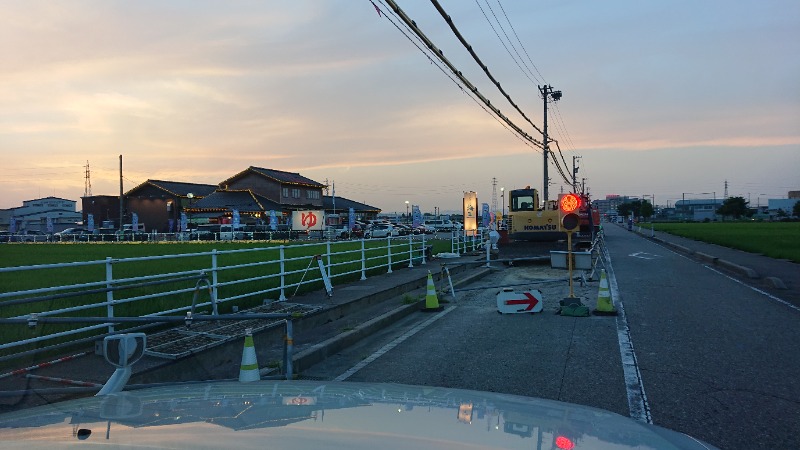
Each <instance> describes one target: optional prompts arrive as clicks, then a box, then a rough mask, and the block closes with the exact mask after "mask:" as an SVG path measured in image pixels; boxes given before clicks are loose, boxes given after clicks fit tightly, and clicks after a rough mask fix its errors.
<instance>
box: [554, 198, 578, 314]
mask: <svg viewBox="0 0 800 450" xmlns="http://www.w3.org/2000/svg"><path fill="white" fill-rule="evenodd" d="M580 207H581V198H580V197H579V196H578V195H576V194H572V193H570V194H561V195H559V196H558V215H559V222H560V223H561V226H562V227H563V228H564V230H566V232H567V261H568V262H567V264H568V266H567V267H568V268H569V296H570V298H574V297H575V294H574V290H573V287H572V233H574V232H575V230H577V229H578V228H579V227H580V224H581V220H580V217H578V214H577V211H578V210H579V208H580Z"/></svg>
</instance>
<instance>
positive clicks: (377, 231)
mask: <svg viewBox="0 0 800 450" xmlns="http://www.w3.org/2000/svg"><path fill="white" fill-rule="evenodd" d="M397 235H398V232H397V229H396V228H395V227H394V226H392V225H391V224H388V223H378V224H372V226H370V227H369V228H368V229H367V232H366V233H364V237H365V238H367V239H369V238H385V237H389V236H397Z"/></svg>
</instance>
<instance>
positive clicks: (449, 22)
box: [431, 0, 544, 135]
mask: <svg viewBox="0 0 800 450" xmlns="http://www.w3.org/2000/svg"><path fill="white" fill-rule="evenodd" d="M431 3H433V6H434V7H436V10H437V11H438V12H439V14H440V15H441V16H442V18H443V19H444V20H445V22H447V25H448V26H450V29H451V30H452V31H453V33H454V34H455V35H456V37H457V38H458V40H459V42H461V45H463V46H464V48H466V49H467V51H468V52H469V54H470V55H472V59H474V60H475V62H476V63H478V65H479V66H480V67H481V69H483V72H484V73H485V74H486V76H487V77H489V79H490V80H491V81H492V83H494V85H495V86H497V89H498V90H499V91H500V93H501V94H503V96H504V97H505V98H506V100H508V103H510V104H511V106H513V107H514V109H516V110H517V112H518V113H520V115H522V117H523V118H524V119H525V121H526V122H528V123H529V124H530V125H531V126H532V127H533V128H534V129H535V130H536V131H538V132H539V133H541V134H542V135H544V132H542V130H540V129H539V127H537V126H536V124H534V123H533V122H532V121H531V119H529V118H528V116H527V115H526V114H525V113H524V112H523V111H522V110H521V109H520V108H519V106H517V104H516V103H514V100H512V99H511V96H510V95H509V94H508V93H507V92H506V91H505V90H504V89H503V88H502V87H501V86H500V82H499V81H497V80H496V79H495V78H494V76H493V75H492V73H491V72H490V71H489V68H488V67H487V66H486V64H484V63H483V61H481V59H480V58H479V57H478V54H477V53H475V50H473V49H472V46H471V45H470V44H469V43H468V42H467V41H466V39H464V36H462V35H461V32H460V31H458V28H457V27H456V25H455V23H453V19H452V18H451V17H450V15H448V14H447V12H445V10H444V8H442V5H440V4H439V2H438V0H431Z"/></svg>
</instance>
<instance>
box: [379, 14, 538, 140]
mask: <svg viewBox="0 0 800 450" xmlns="http://www.w3.org/2000/svg"><path fill="white" fill-rule="evenodd" d="M384 1H385V2H386V4H387V5H388V6H389V7H390V8H391V9H392V11H394V13H395V14H396V15H397V16H398V17H400V19H401V20H402V21H403V22H405V24H406V26H408V27H409V28H410V29H411V31H413V32H414V34H416V35H417V36H418V37H419V38H420V39H421V40H422V41H423V42H424V43H425V45H426V46H427V47H428V48H429V49H430V50H431V51H432V52H433V54H434V55H435V56H436V57H437V58H438V59H439V60H440V61H442V62H443V63H444V64H445V65H446V66H447V68H448V69H450V71H451V72H452V73H453V74H454V75H455V76H456V77H457V78H458V79H459V80H461V82H462V83H463V84H464V86H466V87H467V89H469V90H470V91H471V92H472V93H473V94H474V95H475V96H476V97H478V98H479V99H480V100H481V101H482V102H483V103H484V104H485V105H486V107H487V108H489V109H491V110H492V112H493V113H494V114H495V115H497V116H498V117H499V118H500V119H502V120H503V122H505V123H506V124H507V125H508V126H509V127H511V128H512V129H513V130H514V131H516V132H517V133H519V134H520V135H521V136H522V137H524V138H525V139H526V140H528V141H530V142H532V143H533V144H534V145H536V146H537V147H540V148H544V144H542V143H541V142H540V141H538V140H536V139H534V138H533V136H531V135H529V134H528V133H526V132H525V131H524V130H522V129H521V128H520V127H519V126H517V124H515V123H514V122H512V121H511V119H509V118H508V117H506V116H505V115H504V114H503V113H501V112H500V110H499V109H497V107H496V106H494V105H492V103H491V102H490V101H489V99H487V98H486V97H485V96H484V95H483V94H482V93H480V92H479V91H478V88H477V87H475V85H473V84H472V83H471V82H470V81H469V80H468V79H467V78H466V77H465V76H464V75H463V74H462V73H461V71H460V70H458V69H457V68H456V67H455V66H454V65H453V64H452V63H451V62H450V60H448V59H447V58H445V56H444V52H442V51H441V50H440V49H439V48H438V47H436V45H434V44H433V42H432V41H431V40H430V39H429V38H428V37H427V36H426V35H425V33H423V32H422V30H420V28H419V27H418V26H417V23H416V22H414V21H413V20H411V18H409V17H408V15H407V14H406V13H405V11H403V10H402V9H401V8H400V7H399V6H398V5H397V3H395V1H394V0H384ZM534 128H536V129H537V131H538V130H539V129H538V128H537V127H536V126H535V125H534ZM540 132H541V131H540Z"/></svg>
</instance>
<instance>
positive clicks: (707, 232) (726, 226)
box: [644, 222, 800, 263]
mask: <svg viewBox="0 0 800 450" xmlns="http://www.w3.org/2000/svg"><path fill="white" fill-rule="evenodd" d="M644 227H645V228H647V227H648V225H644ZM655 229H656V230H657V231H663V232H666V233H670V234H674V235H677V236H683V237H687V238H690V239H696V240H698V241H703V242H710V243H712V244H717V245H722V246H725V247H730V248H736V249H739V250H744V251H746V252H750V253H759V254H763V255H766V256H770V257H772V258H778V259H788V260H791V261H794V262H797V263H800V222H708V223H656V224H655Z"/></svg>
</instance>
